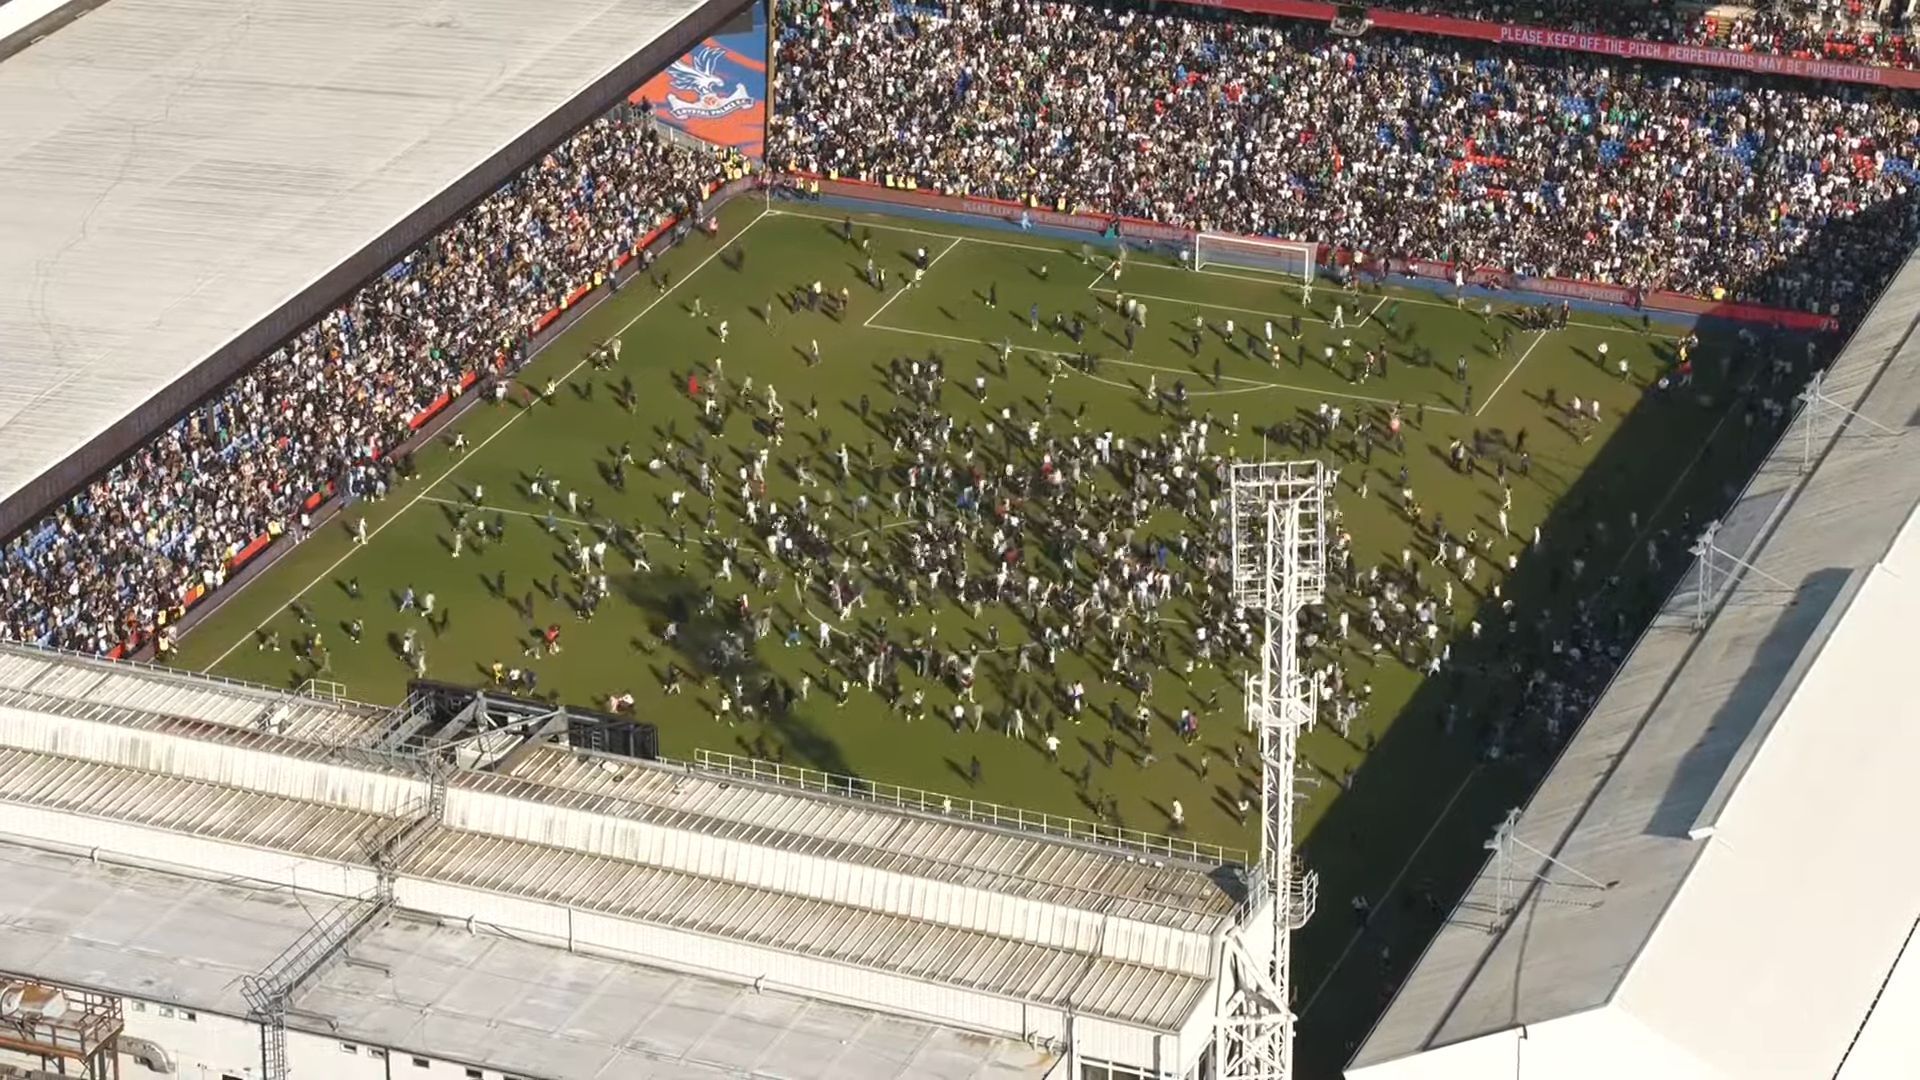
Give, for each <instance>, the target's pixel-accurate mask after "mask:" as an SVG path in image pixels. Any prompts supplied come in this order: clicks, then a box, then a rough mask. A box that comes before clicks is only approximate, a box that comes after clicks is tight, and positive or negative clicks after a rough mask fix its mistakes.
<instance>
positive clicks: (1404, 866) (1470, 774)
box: [1300, 765, 1480, 1020]
mask: <svg viewBox="0 0 1920 1080" xmlns="http://www.w3.org/2000/svg"><path fill="white" fill-rule="evenodd" d="M1479 775H1480V766H1478V765H1475V766H1474V767H1473V768H1471V769H1469V770H1467V775H1466V776H1465V777H1464V778H1462V779H1461V781H1460V786H1459V787H1457V788H1455V789H1454V791H1453V798H1451V799H1448V800H1447V805H1445V806H1443V807H1441V808H1440V813H1439V814H1438V815H1436V816H1435V817H1434V819H1433V824H1431V825H1429V826H1427V834H1426V835H1425V836H1422V837H1421V838H1420V843H1419V844H1418V845H1416V846H1415V847H1414V849H1413V854H1411V855H1409V856H1407V861H1406V862H1404V863H1401V864H1400V872H1399V873H1397V874H1395V875H1393V880H1392V881H1389V882H1388V883H1387V889H1386V891H1385V892H1383V893H1381V894H1380V899H1379V900H1378V901H1376V902H1375V903H1374V905H1373V910H1374V911H1376V912H1379V911H1385V910H1386V909H1387V899H1388V898H1389V897H1391V896H1392V895H1393V894H1394V890H1396V889H1398V888H1399V887H1400V882H1401V881H1403V880H1405V878H1406V876H1407V871H1409V870H1411V869H1413V864H1414V863H1415V862H1416V861H1418V860H1419V858H1420V853H1421V852H1422V851H1425V850H1426V848H1427V842H1428V841H1430V840H1432V839H1433V834H1434V833H1436V832H1439V831H1440V823H1441V822H1443V821H1445V820H1447V815H1448V814H1451V813H1453V807H1454V804H1455V803H1458V802H1459V801H1460V796H1462V795H1465V794H1466V793H1467V787H1468V785H1470V784H1472V783H1473V780H1474V777H1477V776H1479ZM1365 934H1366V929H1365V928H1364V927H1363V928H1361V929H1359V930H1355V931H1354V932H1353V936H1352V937H1349V938H1348V939H1347V947H1346V948H1344V949H1341V950H1340V955H1339V956H1338V957H1335V958H1334V961H1333V966H1332V967H1330V968H1328V969H1327V973H1326V974H1325V975H1323V976H1321V977H1320V985H1319V986H1316V987H1314V990H1313V994H1312V995H1311V996H1310V997H1308V998H1307V1004H1306V1007H1305V1008H1303V1009H1301V1010H1300V1019H1301V1020H1305V1019H1306V1018H1307V1014H1308V1013H1310V1012H1312V1011H1313V1003H1314V1002H1316V1001H1319V1000H1320V994H1321V992H1322V991H1324V990H1325V989H1326V988H1327V985H1328V984H1329V983H1331V982H1333V977H1334V976H1335V975H1337V974H1339V973H1340V966H1341V965H1342V964H1345V963H1346V962H1347V955H1348V954H1349V953H1351V952H1353V947H1354V946H1355V945H1358V944H1359V943H1360V938H1361V937H1362V936H1364V935H1365Z"/></svg>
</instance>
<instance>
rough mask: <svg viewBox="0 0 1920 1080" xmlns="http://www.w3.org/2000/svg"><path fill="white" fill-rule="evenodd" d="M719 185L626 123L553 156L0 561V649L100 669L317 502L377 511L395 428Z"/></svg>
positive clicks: (498, 357) (520, 341)
mask: <svg viewBox="0 0 1920 1080" xmlns="http://www.w3.org/2000/svg"><path fill="white" fill-rule="evenodd" d="M733 168H737V166H736V165H735V164H734V163H732V162H729V161H727V160H725V159H723V158H720V157H716V156H709V155H704V154H694V153H690V152H688V151H686V150H684V149H680V148H678V147H676V146H674V145H673V144H671V143H669V142H668V141H667V140H666V139H665V138H664V137H663V136H662V135H661V134H660V133H659V131H658V129H657V127H656V126H655V124H654V123H653V121H652V120H651V119H650V118H648V117H646V116H644V115H640V114H629V113H628V112H627V110H621V111H619V112H618V113H616V114H614V115H610V116H608V117H605V118H603V119H601V120H599V121H597V122H595V123H594V124H592V125H591V126H589V127H588V128H586V129H585V130H583V131H581V132H580V133H579V134H577V135H576V136H574V137H573V138H571V139H569V140H568V141H567V142H565V143H563V144H561V145H560V146H558V147H556V148H555V149H554V150H553V151H551V152H550V153H548V154H547V155H546V156H544V157H543V158H541V159H540V160H539V161H538V162H537V163H535V164H534V165H532V166H531V167H529V168H528V169H527V170H526V171H524V172H523V173H521V174H520V176H518V177H517V178H515V179H514V180H512V181H511V182H509V183H508V184H506V185H505V186H503V187H502V188H500V189H499V190H498V191H496V192H495V193H494V194H492V195H490V196H488V197H487V198H486V199H485V200H483V201H482V202H480V203H479V204H478V205H477V206H475V207H474V208H473V209H472V210H470V211H468V213H467V214H466V215H465V216H464V217H462V218H461V219H459V220H458V221H457V222H455V223H454V224H452V225H451V226H449V227H448V228H447V229H445V230H444V231H442V232H441V233H440V234H439V235H437V236H436V237H434V238H433V239H432V240H430V241H428V242H427V243H426V244H424V245H422V246H421V247H420V248H418V249H416V250H415V251H414V252H412V253H411V254H410V255H408V256H407V258H406V259H405V260H404V261H402V262H401V263H399V264H397V265H396V266H394V267H392V268H391V269H390V270H389V271H388V272H387V273H386V274H384V275H382V276H381V277H379V278H377V279H375V280H374V281H373V282H371V283H370V284H368V285H366V286H365V287H363V288H362V289H361V290H360V291H359V292H357V293H356V294H355V295H354V296H353V297H351V298H350V299H349V300H348V301H346V302H345V303H344V304H342V305H341V306H339V307H338V308H336V309H334V310H332V311H330V312H328V313H327V315H326V316H325V317H324V318H322V319H321V320H320V321H319V322H317V323H316V324H314V325H313V326H311V327H308V328H307V329H306V330H305V331H303V332H302V333H301V334H300V335H299V336H298V337H296V338H295V339H294V340H292V341H290V342H288V343H287V344H286V345H285V346H283V347H282V348H281V349H279V350H278V351H277V352H275V353H274V354H272V355H271V356H269V357H267V358H266V359H265V360H263V361H261V362H260V363H259V364H257V365H255V366H254V367H253V368H252V369H251V370H249V371H248V372H246V373H245V374H244V375H243V376H241V377H240V378H239V379H238V380H237V381H235V382H234V383H233V384H232V385H230V386H229V387H227V388H226V389H225V390H224V391H222V392H221V393H219V394H218V395H216V396H215V397H213V398H212V399H210V400H208V401H206V402H204V403H202V404H201V405H199V406H197V407H195V408H194V409H193V410H192V411H191V412H189V413H188V414H187V415H186V416H184V417H182V418H181V419H180V420H179V421H178V422H177V423H175V424H174V425H173V426H172V427H170V428H168V429H167V430H166V431H164V432H162V433H161V434H160V435H159V436H157V437H156V438H154V439H153V440H152V441H150V442H149V443H147V445H145V446H144V447H142V448H141V449H140V450H139V451H138V452H137V453H136V454H134V455H133V456H132V457H131V458H130V459H129V460H127V461H125V462H123V463H122V464H121V465H119V466H118V467H117V468H115V469H114V470H112V471H111V472H110V473H108V474H107V475H105V476H102V477H100V478H98V479H96V480H94V481H93V482H92V483H90V484H89V485H88V486H87V487H86V488H85V490H83V491H82V492H80V493H79V494H77V495H75V496H73V497H72V498H71V499H69V500H68V501H67V502H66V503H65V504H63V505H61V506H60V507H59V508H58V509H57V510H56V511H55V512H53V513H52V514H50V515H49V516H48V517H47V518H46V519H45V520H44V521H42V522H41V523H40V524H39V525H38V526H36V527H34V528H31V529H29V530H28V531H27V532H26V533H25V534H24V535H22V536H19V537H17V538H15V539H14V540H13V542H12V543H10V544H9V545H7V547H6V550H5V553H4V582H5V593H6V595H5V600H4V602H3V603H0V639H5V640H18V641H29V642H38V643H41V644H47V645H54V646H60V647H66V648H72V649H78V650H83V651H87V652H108V651H111V650H112V649H113V648H114V647H115V646H116V645H120V644H123V643H125V642H126V641H128V640H129V639H130V638H131V637H133V636H134V635H135V634H136V633H139V632H143V631H144V630H146V629H148V628H151V627H154V626H155V625H157V624H159V623H162V622H164V621H166V619H167V618H169V617H170V613H171V612H173V611H175V610H177V608H178V607H179V606H180V605H181V604H182V602H183V600H184V599H185V596H186V594H187V593H188V592H189V591H190V590H192V589H195V588H204V589H209V590H211V589H213V588H217V587H218V586H219V585H221V584H222V583H223V582H224V581H225V578H226V575H227V573H228V566H229V561H230V559H231V558H232V556H233V555H234V553H235V552H236V551H237V550H239V549H240V548H242V547H243V546H244V545H246V544H248V543H250V542H251V541H253V540H254V539H256V538H258V537H261V536H263V535H277V534H279V533H281V532H283V531H288V532H297V531H298V530H301V529H303V528H304V527H305V520H304V519H305V516H306V514H305V511H306V508H305V502H306V499H307V497H308V496H309V495H311V494H313V493H315V492H318V491H320V490H322V489H323V488H325V487H326V486H327V485H328V484H334V485H342V486H345V487H346V488H347V489H348V490H350V491H352V492H355V493H357V494H361V495H364V496H367V497H370V498H377V497H380V496H381V495H383V494H384V493H385V491H386V488H387V486H388V484H389V483H390V482H391V481H392V475H391V472H390V470H391V469H392V468H394V464H393V463H392V462H390V461H387V460H384V458H385V454H386V453H387V452H388V451H391V450H393V449H394V448H396V447H397V446H399V445H400V444H401V443H402V442H403V441H404V440H405V439H406V438H407V436H408V435H409V434H410V433H411V430H412V429H411V428H410V426H409V423H408V421H409V420H410V419H411V418H413V417H414V416H415V415H417V414H418V413H420V412H421V411H422V410H423V409H424V408H426V407H427V406H428V405H429V404H430V403H431V402H433V401H434V400H435V399H436V398H438V397H439V396H440V395H442V394H446V393H449V392H450V391H457V390H458V388H459V383H460V382H461V380H462V378H463V376H464V375H465V374H467V373H468V372H476V373H477V372H483V371H490V370H492V369H493V368H494V367H496V366H497V365H499V364H501V363H512V362H515V361H516V360H517V359H518V358H519V356H520V354H521V353H522V352H523V351H524V348H525V343H526V340H527V338H528V333H529V330H530V328H531V326H532V325H533V323H534V320H536V319H538V318H539V317H540V316H541V315H542V314H544V313H545V312H548V311H550V310H552V309H554V308H555V307H557V306H559V304H560V302H561V299H562V298H563V297H565V296H566V295H567V294H568V293H570V292H572V291H573V290H575V289H576V288H578V287H579V286H581V285H585V284H591V283H594V282H595V281H596V280H597V278H598V277H599V276H600V275H602V274H604V273H606V272H607V271H608V269H609V268H610V267H611V266H612V265H613V262H614V260H615V259H616V258H617V257H618V256H619V255H621V254H622V253H624V252H627V251H629V250H630V249H631V248H632V247H633V246H634V244H635V242H636V240H638V239H639V238H641V237H643V236H645V235H646V234H648V233H649V232H651V231H652V230H653V229H654V228H655V227H656V226H657V225H659V224H660V223H662V222H663V221H664V220H666V219H667V218H668V217H670V216H672V215H676V214H679V213H681V212H682V211H684V210H686V209H688V208H689V207H692V206H695V205H697V203H698V201H699V200H700V199H701V198H702V197H703V195H704V194H705V189H706V187H707V186H708V185H710V184H712V183H714V182H716V181H719V180H721V179H723V178H724V177H725V175H726V174H727V172H728V170H730V169H733Z"/></svg>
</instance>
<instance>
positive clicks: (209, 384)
mask: <svg viewBox="0 0 1920 1080" xmlns="http://www.w3.org/2000/svg"><path fill="white" fill-rule="evenodd" d="M743 6H744V4H743V3H742V0H708V2H707V3H706V4H703V5H702V6H701V7H700V9H699V10H698V11H697V12H695V13H694V14H693V15H692V16H690V17H689V18H687V19H686V20H684V21H682V22H681V23H680V24H679V25H677V26H675V27H674V28H673V29H672V30H671V31H669V32H668V33H667V34H665V35H663V36H661V37H660V38H659V39H657V40H655V41H653V42H650V43H648V44H647V45H646V46H645V47H644V48H642V49H641V50H640V51H639V52H637V53H635V54H634V55H633V56H632V57H630V58H628V59H627V60H626V61H625V62H624V63H621V64H619V65H617V66H615V67H614V68H613V69H612V70H610V71H608V72H607V73H606V74H604V75H602V76H601V77H600V78H599V79H598V80H597V81H595V82H594V83H593V84H592V85H591V86H589V87H587V89H585V90H584V91H582V92H581V93H580V94H578V95H576V96H575V97H574V99H573V100H572V101H570V102H568V103H567V104H565V105H563V106H561V107H560V108H559V109H557V110H555V111H554V112H553V113H552V114H550V115H548V116H547V117H546V118H545V119H543V120H541V121H540V122H539V123H537V124H535V125H534V126H532V127H531V128H529V129H527V130H526V131H525V132H522V133H521V134H520V136H519V137H518V138H515V139H513V140H512V141H511V142H509V143H507V144H506V145H505V146H502V147H501V148H500V149H498V150H496V151H494V153H493V154H492V155H491V156H489V157H488V158H487V159H486V160H484V161H482V162H481V163H480V164H478V165H477V166H475V167H474V168H473V170H472V171H470V172H468V173H467V174H466V175H465V176H464V177H462V178H461V179H459V180H457V181H455V182H454V183H453V184H452V185H451V186H450V187H448V188H447V190H445V191H443V192H441V193H440V195H439V196H437V197H436V198H434V199H432V200H429V201H428V202H427V203H426V204H425V205H423V206H421V207H420V208H419V209H417V210H415V211H414V212H413V213H411V214H408V215H407V216H406V217H405V218H402V219H401V220H400V222H399V223H398V224H396V225H394V226H393V227H392V228H391V229H389V230H387V232H386V233H384V234H383V235H381V236H380V237H379V238H377V239H375V240H374V241H373V242H371V243H370V244H368V245H367V246H366V247H364V248H362V249H361V250H360V251H359V252H357V253H356V254H354V255H353V256H351V257H349V258H348V259H347V260H346V261H344V262H342V263H341V264H340V265H339V266H336V267H334V268H333V269H332V270H331V271H329V272H327V273H326V274H323V275H321V276H320V277H319V278H318V279H317V280H315V281H314V282H313V283H312V284H311V285H309V286H307V287H306V288H305V289H303V290H301V291H300V292H299V293H297V294H296V295H294V296H293V297H292V298H291V299H289V300H288V301H287V302H286V303H285V304H283V305H281V307H280V308H279V310H277V311H275V312H274V313H273V314H271V315H269V316H267V317H266V318H265V319H263V320H261V321H260V322H258V323H256V324H255V325H253V326H251V327H249V328H247V329H245V330H243V331H241V332H240V333H239V334H237V335H235V336H234V337H233V338H232V339H231V340H229V341H228V342H227V344H226V345H224V346H222V347H221V348H220V349H218V350H216V351H215V352H214V353H213V354H212V355H210V356H208V357H207V358H206V359H205V360H204V361H202V362H201V363H200V364H199V365H197V366H196V367H194V368H193V370H191V371H189V372H186V373H185V374H183V375H182V376H181V377H180V378H178V379H176V380H175V381H174V382H173V384H172V385H170V386H168V387H167V388H166V389H164V390H162V391H160V393H158V394H156V395H155V396H154V397H153V398H152V399H150V400H149V401H148V402H147V403H146V404H145V405H142V406H141V407H140V408H138V409H136V410H134V411H133V412H132V413H129V414H128V415H127V416H126V417H124V418H123V419H121V420H120V422H119V423H117V424H114V425H113V426H112V427H110V428H108V429H107V430H106V431H104V432H102V433H101V434H100V435H98V436H96V437H95V438H94V439H93V440H92V441H90V442H89V443H87V445H85V446H83V447H81V448H80V449H79V450H77V451H75V452H74V453H73V454H71V455H69V456H68V457H67V459H66V460H65V461H62V462H61V463H60V464H59V465H56V466H54V467H53V468H52V469H49V470H48V471H47V472H46V473H44V474H42V475H41V476H40V477H38V478H37V479H35V480H34V481H32V482H31V483H28V484H26V485H23V486H22V487H21V488H20V489H19V490H18V491H16V492H14V493H13V494H12V495H10V496H8V497H7V498H6V499H5V500H3V501H0V536H14V535H17V534H18V533H20V532H21V531H22V530H23V529H25V528H27V527H28V526H29V525H31V524H32V523H33V521H34V519H35V518H37V517H38V516H39V515H41V514H42V513H45V512H46V511H47V509H48V508H50V507H52V506H55V505H57V504H58V503H60V502H62V501H63V500H65V499H66V498H68V497H69V496H71V495H72V494H73V493H75V492H77V491H79V490H80V489H81V488H82V487H84V486H85V484H86V483H87V482H88V481H89V480H90V479H92V478H93V477H95V476H98V475H100V474H101V473H103V472H105V471H107V470H108V469H111V468H113V467H114V466H115V465H117V464H119V463H120V462H121V461H123V460H124V459H125V458H126V457H127V456H128V455H129V454H131V453H132V452H133V451H135V450H136V449H138V448H139V446H140V445H141V444H142V443H143V442H144V441H145V440H146V439H147V438H148V437H150V436H151V435H152V434H153V433H154V432H156V431H160V430H163V429H164V428H165V427H166V426H167V425H168V424H171V423H173V422H174V421H176V420H178V419H179V418H180V417H181V416H183V415H185V414H186V412H187V411H188V410H190V409H191V408H193V407H194V406H195V405H196V404H198V403H199V402H201V401H202V400H204V399H206V398H207V397H208V396H210V395H212V394H214V393H216V392H217V391H219V390H220V389H221V388H222V387H223V386H225V385H226V384H227V383H228V382H230V381H232V380H233V379H234V378H235V377H237V376H238V375H240V373H241V372H243V371H245V370H246V369H247V368H248V367H250V366H252V365H253V364H255V363H257V362H259V361H260V360H261V359H262V358H263V357H266V356H268V355H270V354H271V353H272V352H273V351H274V350H275V349H277V348H279V347H280V345H281V344H282V343H284V342H286V341H287V340H288V339H290V338H292V337H293V336H294V335H295V334H297V333H299V332H300V331H301V330H303V329H305V328H306V327H308V326H310V325H312V324H313V323H314V322H316V321H317V320H319V319H320V318H321V317H322V316H324V315H325V314H326V313H327V312H328V311H330V310H331V309H332V308H333V307H335V306H336V305H337V304H339V303H340V301H341V299H342V298H344V297H347V296H350V295H351V294H352V293H353V292H354V291H355V290H357V289H358V288H360V287H361V286H362V285H363V284H365V283H366V282H368V281H371V280H373V278H374V277H375V276H377V275H379V274H380V273H382V272H384V271H385V270H386V269H387V268H388V267H390V266H392V265H393V264H394V263H396V262H398V261H400V260H401V259H402V258H404V257H405V256H406V254H407V253H408V252H409V251H412V250H413V249H414V248H415V247H418V246H419V245H420V244H421V243H423V242H424V241H426V240H427V239H429V238H430V237H432V236H433V235H434V234H435V233H437V232H439V231H440V230H441V229H442V228H443V227H445V226H446V225H447V224H448V223H450V222H452V221H453V220H454V219H456V218H458V217H459V216H460V215H461V214H463V213H465V212H466V211H467V210H468V209H470V208H471V207H472V206H474V205H475V204H476V203H478V202H479V201H480V200H481V199H483V198H485V197H486V196H488V195H489V194H491V193H493V192H494V191H495V190H496V189H498V188H499V187H500V185H501V184H503V183H505V182H506V181H507V180H508V179H509V178H510V177H512V176H513V175H514V174H515V173H517V172H518V171H520V170H521V169H523V168H525V167H526V165H527V163H528V162H530V161H533V160H534V159H535V158H537V157H538V156H539V155H541V154H543V153H545V152H546V151H547V150H549V149H551V148H552V147H554V146H556V145H558V144H559V143H560V142H561V141H562V140H564V139H566V138H567V137H568V136H570V135H572V134H573V133H574V132H576V131H578V130H580V129H581V128H582V127H585V126H586V125H587V124H588V123H590V122H591V121H592V120H593V119H594V118H595V117H597V116H600V115H601V114H603V113H605V112H606V111H607V110H608V109H611V108H612V107H613V106H615V105H617V104H620V103H621V101H623V100H624V99H625V97H626V95H627V93H628V92H629V91H631V90H632V89H633V88H634V87H636V86H639V85H640V84H642V83H644V82H645V81H646V80H647V79H648V78H650V77H651V76H652V75H653V74H654V73H655V72H658V71H660V70H661V69H663V68H665V67H667V65H669V64H671V63H672V62H673V61H674V60H676V59H677V58H679V57H680V56H681V55H683V54H685V53H686V52H687V51H688V50H689V49H690V48H691V47H693V46H694V45H695V44H697V43H698V42H700V41H701V40H702V39H703V38H704V37H705V35H706V33H707V32H708V31H709V30H710V29H712V28H713V27H715V26H718V25H720V24H721V23H722V22H724V21H725V20H726V19H728V18H729V17H731V16H732V15H734V14H736V13H737V12H738V11H739V10H740V9H741V8H742V7H743Z"/></svg>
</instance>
